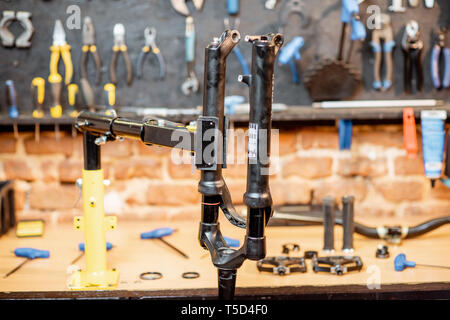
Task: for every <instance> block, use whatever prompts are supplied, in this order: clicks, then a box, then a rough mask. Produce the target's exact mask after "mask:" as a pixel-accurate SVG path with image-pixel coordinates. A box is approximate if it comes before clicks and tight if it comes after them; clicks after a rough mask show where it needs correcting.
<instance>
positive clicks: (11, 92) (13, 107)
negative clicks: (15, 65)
mask: <svg viewBox="0 0 450 320" xmlns="http://www.w3.org/2000/svg"><path fill="white" fill-rule="evenodd" d="M5 85H6V90H7V92H6V94H7V95H8V104H9V106H8V114H9V117H10V118H11V119H16V118H18V117H19V110H18V109H17V95H16V88H15V87H14V81H12V80H6V81H5Z"/></svg>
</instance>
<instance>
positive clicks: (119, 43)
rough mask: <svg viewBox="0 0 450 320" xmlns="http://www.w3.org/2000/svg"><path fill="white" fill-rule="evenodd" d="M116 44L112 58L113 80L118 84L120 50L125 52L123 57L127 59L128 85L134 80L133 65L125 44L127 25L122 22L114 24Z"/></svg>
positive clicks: (111, 71)
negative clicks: (117, 72) (117, 69)
mask: <svg viewBox="0 0 450 320" xmlns="http://www.w3.org/2000/svg"><path fill="white" fill-rule="evenodd" d="M113 34H114V46H113V48H112V50H113V56H112V59H111V68H110V73H111V82H112V83H113V84H117V76H116V66H117V58H118V57H119V52H122V53H123V58H124V60H125V66H126V68H127V85H128V86H129V85H131V82H132V81H133V68H132V65H131V60H130V57H129V56H128V51H127V50H128V48H127V45H126V44H125V27H124V26H123V24H121V23H117V24H116V25H114V30H113Z"/></svg>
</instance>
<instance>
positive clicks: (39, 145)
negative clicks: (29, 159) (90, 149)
mask: <svg viewBox="0 0 450 320" xmlns="http://www.w3.org/2000/svg"><path fill="white" fill-rule="evenodd" d="M24 142H25V150H26V152H27V153H28V154H37V155H46V154H64V155H66V156H70V155H72V153H73V146H74V139H73V138H72V137H71V136H66V135H65V134H64V133H63V132H60V133H59V139H58V140H56V138H55V134H54V133H49V132H43V133H41V136H40V139H39V142H36V141H35V139H34V137H28V138H26V139H25V141H24Z"/></svg>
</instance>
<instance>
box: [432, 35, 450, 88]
mask: <svg viewBox="0 0 450 320" xmlns="http://www.w3.org/2000/svg"><path fill="white" fill-rule="evenodd" d="M441 55H442V58H443V63H444V66H443V74H442V81H441V75H440V71H441V70H440V69H441ZM431 77H432V80H433V85H434V87H435V88H436V89H443V88H448V87H450V44H449V39H448V37H447V29H446V28H441V29H440V30H439V31H438V33H437V39H436V43H435V45H434V46H433V51H432V53H431Z"/></svg>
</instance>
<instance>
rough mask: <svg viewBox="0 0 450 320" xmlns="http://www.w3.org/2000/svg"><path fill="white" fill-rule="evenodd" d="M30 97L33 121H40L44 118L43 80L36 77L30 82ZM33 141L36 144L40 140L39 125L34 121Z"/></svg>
mask: <svg viewBox="0 0 450 320" xmlns="http://www.w3.org/2000/svg"><path fill="white" fill-rule="evenodd" d="M31 97H32V100H33V107H34V110H33V113H32V116H33V118H35V119H42V118H43V117H44V109H43V107H42V105H43V104H44V99H45V80H44V78H40V77H36V78H34V79H33V80H32V81H31ZM34 139H35V140H36V142H39V140H40V124H39V122H38V121H36V124H35V125H34Z"/></svg>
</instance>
